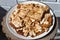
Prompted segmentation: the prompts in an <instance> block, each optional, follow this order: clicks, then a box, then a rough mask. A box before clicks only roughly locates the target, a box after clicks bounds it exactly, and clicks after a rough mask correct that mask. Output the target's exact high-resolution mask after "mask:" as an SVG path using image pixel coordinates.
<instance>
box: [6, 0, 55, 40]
mask: <svg viewBox="0 0 60 40" xmlns="http://www.w3.org/2000/svg"><path fill="white" fill-rule="evenodd" d="M31 3H34V4H40V5H43V6H46V4H43V3H41V2H36V1H26V2H23V3H21V4H31ZM15 9H16V6H14V7H13V8H12V9H10V11H9V12H8V13H7V16H6V25H7V27H8V29H9V31H10V32H11V33H12V34H13V35H15V36H16V37H18V38H22V39H38V38H42V37H44V36H46V35H47V34H48V33H50V31H51V30H52V29H53V27H54V23H55V16H54V14H53V12H52V10H51V9H50V13H51V15H52V19H53V22H52V26H51V27H50V28H49V30H48V32H44V33H42V34H40V35H38V36H36V37H33V38H32V37H30V36H29V37H24V36H22V35H19V34H18V33H17V32H16V31H15V30H14V29H13V28H12V27H10V25H9V16H10V15H11V13H12V12H13V11H14V10H15Z"/></svg>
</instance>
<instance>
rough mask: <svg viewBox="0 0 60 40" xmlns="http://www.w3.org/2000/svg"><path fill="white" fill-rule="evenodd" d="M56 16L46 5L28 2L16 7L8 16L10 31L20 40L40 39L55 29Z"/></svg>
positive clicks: (7, 22)
mask: <svg viewBox="0 0 60 40" xmlns="http://www.w3.org/2000/svg"><path fill="white" fill-rule="evenodd" d="M54 23H55V16H54V14H53V12H52V10H51V9H50V7H49V6H47V5H46V4H44V3H40V2H35V1H27V2H22V3H20V4H17V5H16V6H14V7H13V8H12V9H11V10H10V11H9V12H8V14H7V16H6V25H7V28H8V29H9V31H10V32H11V33H12V34H13V35H15V36H16V37H18V38H22V39H38V38H42V37H44V36H46V35H48V34H49V33H50V32H51V30H52V29H53V27H54Z"/></svg>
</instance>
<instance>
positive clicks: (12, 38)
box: [2, 17, 57, 40]
mask: <svg viewBox="0 0 60 40" xmlns="http://www.w3.org/2000/svg"><path fill="white" fill-rule="evenodd" d="M2 26H3V27H2V31H3V32H4V33H5V34H6V37H7V38H8V40H23V39H20V38H17V37H16V36H15V35H13V34H12V33H11V32H10V31H9V29H8V28H7V27H6V18H5V17H4V18H3V21H2ZM56 29H57V25H56V27H54V29H53V30H52V31H51V32H50V33H49V34H48V35H46V36H45V37H43V38H41V39H38V40H50V39H53V38H54V36H55V34H56Z"/></svg>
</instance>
